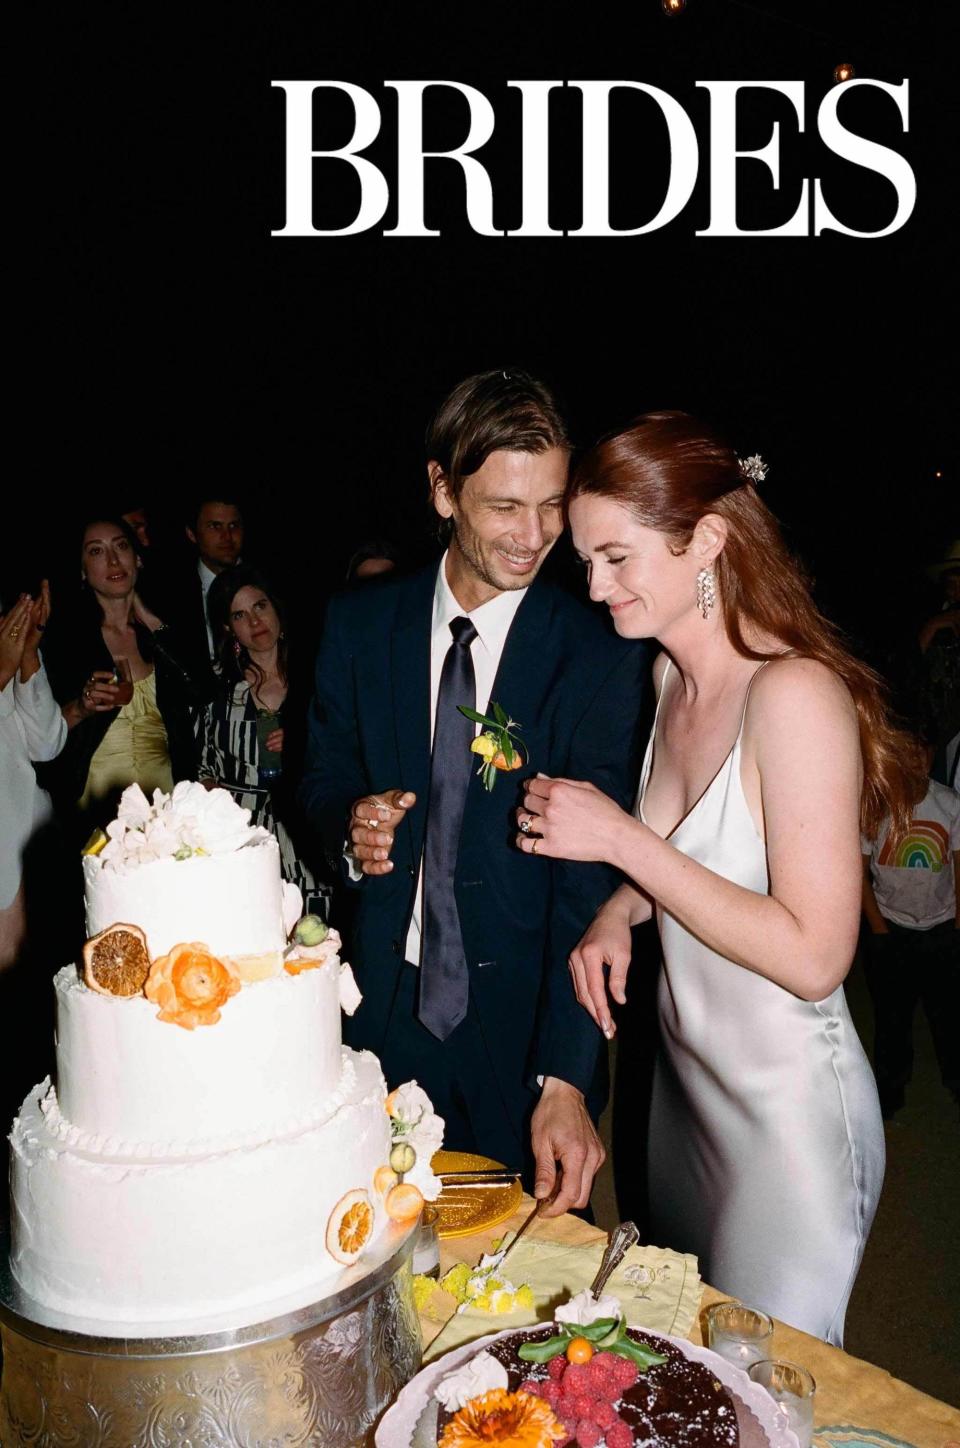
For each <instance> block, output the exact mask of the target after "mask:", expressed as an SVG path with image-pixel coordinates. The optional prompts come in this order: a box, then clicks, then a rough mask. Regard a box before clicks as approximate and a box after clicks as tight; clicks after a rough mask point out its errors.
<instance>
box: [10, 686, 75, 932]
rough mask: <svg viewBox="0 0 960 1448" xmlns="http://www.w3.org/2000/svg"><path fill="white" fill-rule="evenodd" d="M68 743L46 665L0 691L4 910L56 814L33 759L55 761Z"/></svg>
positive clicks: (14, 893)
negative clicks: (40, 831) (31, 848)
mask: <svg viewBox="0 0 960 1448" xmlns="http://www.w3.org/2000/svg"><path fill="white" fill-rule="evenodd" d="M66 739H67V726H66V723H65V721H64V717H63V715H62V713H61V712H60V706H59V704H58V703H57V701H56V700H55V699H54V697H53V694H52V693H51V692H50V685H49V684H48V683H47V675H46V671H45V670H44V668H43V666H42V665H41V667H40V668H39V669H38V670H37V671H36V673H35V674H33V675H32V677H31V678H29V679H28V680H27V682H26V683H25V684H24V683H23V682H22V680H21V678H20V675H19V673H17V674H15V675H14V677H13V678H12V679H10V681H9V682H8V683H7V684H6V686H5V687H4V688H3V689H0V909H6V907H7V906H8V905H9V904H10V903H11V902H12V900H13V898H14V896H15V895H16V893H17V891H18V890H19V888H20V874H21V862H22V857H23V851H24V847H25V846H26V844H27V843H28V841H29V840H30V838H31V836H32V835H33V834H34V832H35V831H36V829H37V828H38V827H39V825H40V824H41V823H42V822H43V821H44V820H45V819H46V818H47V816H48V815H49V814H50V799H49V796H48V795H47V793H46V791H45V790H42V789H41V788H40V786H39V785H38V784H37V776H36V775H35V774H34V772H33V765H32V764H31V762H30V761H31V760H32V759H36V760H37V761H38V762H39V761H41V760H47V759H54V758H56V756H57V755H58V754H59V753H60V750H61V749H62V748H63V746H64V744H65V743H66Z"/></svg>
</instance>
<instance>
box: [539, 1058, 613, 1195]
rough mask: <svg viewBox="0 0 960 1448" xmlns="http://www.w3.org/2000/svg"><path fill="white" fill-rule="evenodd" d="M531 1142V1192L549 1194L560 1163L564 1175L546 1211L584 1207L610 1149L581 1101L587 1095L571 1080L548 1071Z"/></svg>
mask: <svg viewBox="0 0 960 1448" xmlns="http://www.w3.org/2000/svg"><path fill="white" fill-rule="evenodd" d="M530 1142H531V1145H532V1147H533V1155H534V1158H535V1160H536V1180H535V1182H534V1188H533V1195H534V1196H535V1197H536V1198H537V1200H538V1201H542V1200H543V1198H544V1197H549V1195H550V1193H551V1192H552V1191H553V1188H554V1186H555V1184H556V1179H557V1163H558V1162H559V1163H560V1167H561V1170H562V1172H563V1179H562V1182H561V1186H560V1191H559V1193H558V1195H557V1199H556V1201H555V1202H552V1203H551V1204H550V1206H549V1207H544V1209H543V1216H545V1217H559V1216H560V1215H561V1214H562V1213H563V1212H568V1211H569V1210H570V1208H571V1207H585V1206H586V1205H587V1203H588V1202H589V1200H590V1191H591V1188H592V1186H593V1179H594V1177H595V1176H596V1174H597V1172H598V1171H599V1170H600V1167H601V1166H602V1165H603V1161H604V1157H605V1156H606V1152H605V1151H604V1149H603V1146H602V1144H601V1142H600V1138H599V1136H598V1135H597V1133H596V1131H595V1130H594V1126H593V1122H592V1121H591V1120H590V1117H589V1116H588V1114H587V1108H586V1107H585V1106H584V1104H583V1095H582V1093H581V1092H580V1091H578V1090H577V1088H576V1087H575V1086H571V1085H570V1083H569V1081H561V1080H560V1078H559V1077H557V1076H547V1077H546V1079H545V1080H544V1083H543V1090H542V1091H541V1093H540V1101H539V1103H538V1104H537V1108H536V1110H535V1111H534V1113H533V1120H532V1121H531V1123H530Z"/></svg>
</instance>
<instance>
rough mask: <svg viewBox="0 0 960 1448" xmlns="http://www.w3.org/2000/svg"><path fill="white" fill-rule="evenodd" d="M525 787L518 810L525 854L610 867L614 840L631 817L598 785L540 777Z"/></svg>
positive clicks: (528, 781) (521, 847)
mask: <svg viewBox="0 0 960 1448" xmlns="http://www.w3.org/2000/svg"><path fill="white" fill-rule="evenodd" d="M525 788H526V793H525V795H524V797H523V808H522V809H518V810H517V822H518V824H519V825H520V830H521V833H520V834H519V835H517V845H518V846H519V848H520V849H521V850H523V851H524V852H525V853H526V854H528V855H531V854H536V855H552V856H553V857H554V858H555V859H560V860H608V861H611V862H612V859H613V856H612V853H611V849H612V841H613V837H614V836H615V834H616V833H617V832H618V831H619V830H620V828H621V826H622V825H623V824H624V823H627V822H629V819H630V816H629V815H627V814H626V813H625V811H624V810H622V809H621V808H620V806H619V805H618V804H614V802H613V800H612V799H609V798H608V797H607V795H605V794H603V793H602V792H601V791H600V790H599V789H597V787H596V785H594V784H584V783H582V782H580V781H577V780H572V779H548V778H547V777H546V776H545V775H537V777H536V778H535V779H528V780H527V782H526V786H525ZM538 836H539V838H538Z"/></svg>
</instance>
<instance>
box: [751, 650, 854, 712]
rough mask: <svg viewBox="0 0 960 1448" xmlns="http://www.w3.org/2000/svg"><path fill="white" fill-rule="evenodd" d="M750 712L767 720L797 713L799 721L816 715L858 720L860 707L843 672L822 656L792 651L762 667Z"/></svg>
mask: <svg viewBox="0 0 960 1448" xmlns="http://www.w3.org/2000/svg"><path fill="white" fill-rule="evenodd" d="M748 713H749V714H752V715H753V716H754V719H758V718H759V719H762V720H764V721H765V722H773V721H774V720H780V719H787V718H790V717H795V722H804V723H808V722H810V720H811V718H812V717H813V716H816V717H820V718H823V719H824V720H827V719H831V720H834V721H836V722H837V723H839V722H841V721H843V720H846V721H852V722H854V723H855V722H856V714H857V711H856V705H855V704H854V702H853V696H852V694H851V693H850V690H849V689H848V688H847V686H846V684H845V683H844V681H843V680H842V679H841V678H840V675H839V674H837V673H836V672H835V671H834V670H833V669H831V668H829V667H828V666H827V665H826V664H822V663H820V661H819V660H818V659H804V658H799V657H797V656H795V655H792V654H791V655H785V656H784V657H783V658H779V659H772V660H771V661H770V663H769V664H767V666H766V668H762V669H760V670H759V672H758V673H757V675H756V678H755V680H754V683H753V687H752V688H751V690H750V704H749V710H748Z"/></svg>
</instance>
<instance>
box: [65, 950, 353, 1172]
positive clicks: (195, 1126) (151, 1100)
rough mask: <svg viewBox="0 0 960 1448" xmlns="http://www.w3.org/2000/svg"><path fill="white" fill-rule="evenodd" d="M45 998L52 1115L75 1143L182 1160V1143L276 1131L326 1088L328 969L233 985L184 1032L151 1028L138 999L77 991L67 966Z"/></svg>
mask: <svg viewBox="0 0 960 1448" xmlns="http://www.w3.org/2000/svg"><path fill="white" fill-rule="evenodd" d="M334 959H335V957H334ZM54 995H55V1000H56V1010H57V1043H56V1065H57V1100H58V1109H59V1114H60V1117H61V1118H62V1119H65V1120H66V1121H67V1122H68V1123H69V1125H70V1126H71V1127H76V1128H77V1129H78V1130H79V1131H80V1132H81V1133H82V1134H83V1135H84V1137H85V1138H90V1139H92V1138H99V1139H100V1140H108V1139H113V1140H117V1141H122V1142H123V1143H125V1145H127V1146H133V1148H134V1154H139V1153H138V1152H137V1150H136V1148H137V1144H138V1143H145V1144H146V1146H147V1153H148V1154H153V1149H154V1146H157V1147H158V1149H159V1150H160V1152H161V1154H163V1152H164V1151H165V1150H166V1148H167V1146H168V1145H169V1144H170V1143H172V1142H177V1143H179V1144H181V1146H180V1150H186V1151H187V1152H188V1153H189V1152H190V1150H191V1148H190V1147H189V1145H187V1146H186V1147H184V1146H183V1145H182V1143H185V1142H189V1141H203V1142H210V1141H224V1140H231V1139H239V1138H243V1139H245V1140H247V1139H250V1138H251V1137H256V1136H259V1137H260V1138H263V1137H264V1136H267V1135H269V1134H270V1133H271V1132H274V1131H278V1132H283V1131H285V1130H287V1128H288V1126H289V1123H290V1122H291V1121H294V1120H310V1119H313V1117H314V1116H315V1115H316V1112H317V1111H318V1110H319V1109H320V1107H321V1106H322V1103H323V1102H324V1101H325V1100H326V1099H327V1098H328V1097H330V1095H331V1093H332V1092H333V1091H335V1090H336V1089H337V1083H338V1081H339V1079H340V1073H341V1046H340V993H339V972H338V970H337V968H336V966H335V965H333V966H332V967H331V968H326V967H325V968H323V969H317V970H305V971H303V972H302V973H301V974H300V975H296V976H294V975H288V974H287V972H286V971H281V972H280V973H279V974H278V975H276V976H274V977H272V978H271V979H269V980H264V981H258V982H256V983H255V984H253V985H244V986H241V988H240V990H239V991H238V992H237V994H236V995H235V996H232V997H231V999H230V1000H229V1001H227V1002H226V1004H225V1005H224V1007H223V1009H222V1011H221V1013H220V1019H219V1021H218V1022H217V1023H216V1025H213V1026H198V1027H197V1029H196V1030H193V1031H186V1030H183V1029H182V1028H181V1027H180V1026H176V1025H171V1024H169V1023H167V1022H164V1021H158V1020H157V1008H156V1006H155V1005H154V1004H153V1003H152V1002H151V1001H148V1000H147V999H146V998H145V997H143V996H133V997H119V996H107V995H101V994H100V993H99V992H96V991H91V990H88V989H87V987H86V986H85V985H84V984H83V982H82V980H81V979H80V978H79V976H78V975H77V972H76V970H75V968H74V967H73V966H66V967H65V968H64V969H63V970H61V971H59V972H58V973H57V975H56V977H55V978H54ZM201 1149H202V1148H201Z"/></svg>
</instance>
